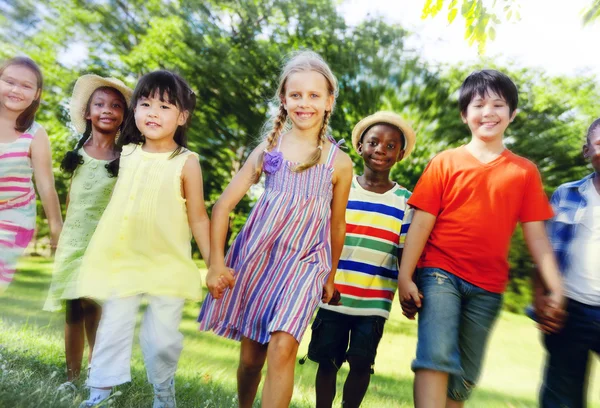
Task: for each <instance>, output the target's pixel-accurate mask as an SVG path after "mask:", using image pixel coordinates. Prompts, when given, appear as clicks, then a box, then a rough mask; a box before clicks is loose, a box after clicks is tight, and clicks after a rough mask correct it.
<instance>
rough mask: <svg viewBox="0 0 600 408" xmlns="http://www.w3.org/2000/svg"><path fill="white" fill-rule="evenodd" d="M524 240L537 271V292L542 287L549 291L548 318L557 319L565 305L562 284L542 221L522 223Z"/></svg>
mask: <svg viewBox="0 0 600 408" xmlns="http://www.w3.org/2000/svg"><path fill="white" fill-rule="evenodd" d="M522 228H523V235H524V237H525V242H526V243H527V247H528V248H529V252H530V253H531V256H532V257H533V260H534V262H535V263H536V265H537V267H538V271H539V279H540V282H539V284H538V285H537V286H538V287H537V289H536V290H537V293H536V294H539V291H541V290H543V289H544V288H545V289H546V290H547V291H549V292H550V293H549V294H548V296H547V300H546V305H547V306H548V309H547V310H546V312H545V314H548V315H549V316H548V317H549V318H550V319H559V316H560V315H562V313H563V311H564V307H565V299H564V295H563V286H562V279H561V276H560V272H559V270H558V265H557V263H556V258H555V257H554V251H553V250H552V246H551V245H550V241H549V240H548V236H547V235H546V229H545V227H544V223H543V222H542V221H533V222H525V223H523V224H522Z"/></svg>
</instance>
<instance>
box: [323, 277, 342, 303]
mask: <svg viewBox="0 0 600 408" xmlns="http://www.w3.org/2000/svg"><path fill="white" fill-rule="evenodd" d="M335 292H337V290H336V289H335V285H334V283H333V281H330V280H327V282H325V285H323V296H321V302H323V303H329V302H330V301H331V300H332V298H333V295H334V293H335ZM337 293H338V296H339V292H337ZM338 302H339V298H338Z"/></svg>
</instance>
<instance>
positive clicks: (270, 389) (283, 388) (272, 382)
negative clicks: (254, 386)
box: [262, 331, 298, 408]
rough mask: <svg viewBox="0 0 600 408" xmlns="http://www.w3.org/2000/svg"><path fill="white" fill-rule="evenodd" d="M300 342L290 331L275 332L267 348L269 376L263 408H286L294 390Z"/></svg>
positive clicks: (266, 381) (264, 390)
mask: <svg viewBox="0 0 600 408" xmlns="http://www.w3.org/2000/svg"><path fill="white" fill-rule="evenodd" d="M297 353H298V342H297V341H296V339H295V338H294V337H293V336H292V335H291V334H289V333H285V332H281V331H278V332H275V333H272V335H271V341H270V342H269V347H268V349H267V378H266V380H265V386H264V388H263V393H262V407H263V408H286V407H288V406H289V405H290V401H291V400H292V393H293V391H294V368H295V365H296V354H297Z"/></svg>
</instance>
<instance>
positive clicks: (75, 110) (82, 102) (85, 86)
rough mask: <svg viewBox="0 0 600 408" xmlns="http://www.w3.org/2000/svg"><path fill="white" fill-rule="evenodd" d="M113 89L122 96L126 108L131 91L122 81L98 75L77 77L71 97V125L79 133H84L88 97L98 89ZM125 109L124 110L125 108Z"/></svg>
mask: <svg viewBox="0 0 600 408" xmlns="http://www.w3.org/2000/svg"><path fill="white" fill-rule="evenodd" d="M105 86H106V87H109V88H114V89H116V90H117V91H119V92H121V93H122V94H123V97H125V103H126V104H127V107H128V106H129V102H130V101H131V94H132V93H133V91H132V90H131V88H129V87H128V86H127V85H125V84H124V83H123V81H121V80H119V79H116V78H103V77H101V76H99V75H94V74H87V75H82V76H81V77H79V79H78V80H77V82H75V87H74V88H73V96H72V97H71V106H70V111H71V123H73V126H74V127H75V130H77V131H78V132H79V133H83V132H85V126H86V122H87V120H86V119H85V111H86V108H87V103H88V101H89V100H90V96H92V94H93V93H94V91H96V89H98V88H102V87H105ZM127 107H126V108H127Z"/></svg>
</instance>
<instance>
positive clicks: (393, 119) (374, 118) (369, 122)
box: [352, 111, 416, 158]
mask: <svg viewBox="0 0 600 408" xmlns="http://www.w3.org/2000/svg"><path fill="white" fill-rule="evenodd" d="M379 124H386V125H392V126H395V127H397V128H398V129H400V131H401V132H402V135H403V136H404V148H403V150H404V156H403V158H405V157H407V156H408V155H409V154H410V153H411V152H412V150H413V148H414V147H415V141H416V137H415V131H414V130H413V129H412V127H410V125H409V124H408V123H406V121H405V120H404V119H402V118H401V117H400V115H398V114H396V113H394V112H388V111H379V112H377V113H374V114H372V115H371V116H367V117H366V118H364V119H363V120H361V121H360V122H358V123H357V124H356V126H354V130H352V146H354V149H355V150H357V151H358V143H359V142H360V141H361V140H362V137H363V135H364V134H365V133H366V132H367V131H368V130H369V129H370V128H372V127H373V126H375V125H379Z"/></svg>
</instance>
